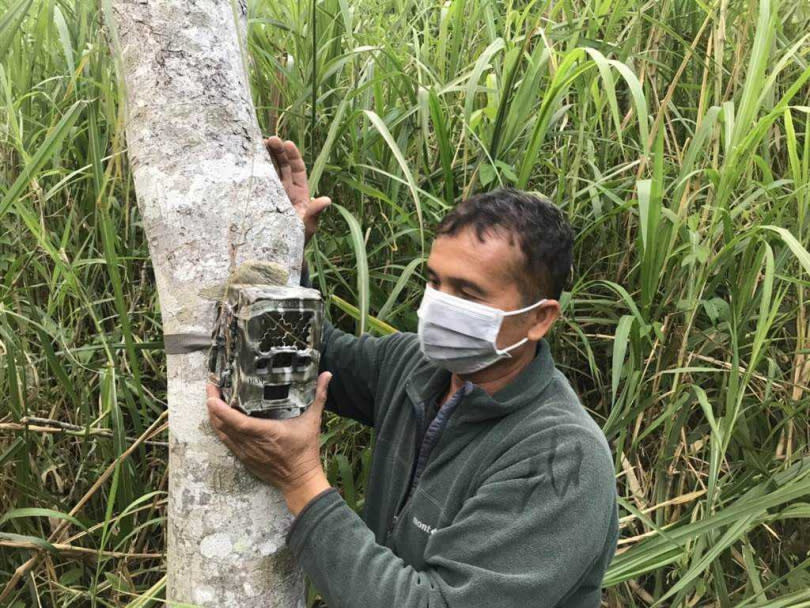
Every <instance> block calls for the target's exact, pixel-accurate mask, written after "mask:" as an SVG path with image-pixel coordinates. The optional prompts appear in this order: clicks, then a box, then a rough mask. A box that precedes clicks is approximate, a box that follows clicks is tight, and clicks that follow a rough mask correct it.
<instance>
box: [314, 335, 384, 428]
mask: <svg viewBox="0 0 810 608" xmlns="http://www.w3.org/2000/svg"><path fill="white" fill-rule="evenodd" d="M393 337H394V336H385V337H382V338H378V337H374V336H370V335H368V334H364V335H362V336H360V337H359V338H358V337H357V336H354V335H352V334H349V333H346V332H343V331H341V330H339V329H338V328H336V327H334V326H333V325H332V324H331V323H329V322H328V321H324V329H323V334H322V338H321V362H320V366H319V370H318V371H319V372H324V371H330V372H332V380H331V381H330V382H329V392H328V393H327V398H326V409H328V410H329V411H331V412H334V413H336V414H338V415H340V416H348V417H349V418H354V419H355V420H357V421H359V422H362V423H363V424H366V425H369V426H372V425H373V424H374V396H375V394H376V392H377V383H378V382H379V378H380V362H381V361H382V354H383V351H384V350H385V347H386V343H387V342H388V341H390V340H391V338H393Z"/></svg>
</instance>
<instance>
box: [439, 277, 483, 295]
mask: <svg viewBox="0 0 810 608" xmlns="http://www.w3.org/2000/svg"><path fill="white" fill-rule="evenodd" d="M445 281H447V282H448V283H450V284H451V285H452V286H453V287H455V288H456V289H458V290H459V291H461V290H463V289H466V290H467V291H472V292H473V293H475V294H477V295H479V296H486V295H488V294H487V292H486V290H484V288H483V287H481V286H480V285H478V284H477V283H473V282H472V281H468V280H467V279H462V278H459V277H447V278H446V279H445Z"/></svg>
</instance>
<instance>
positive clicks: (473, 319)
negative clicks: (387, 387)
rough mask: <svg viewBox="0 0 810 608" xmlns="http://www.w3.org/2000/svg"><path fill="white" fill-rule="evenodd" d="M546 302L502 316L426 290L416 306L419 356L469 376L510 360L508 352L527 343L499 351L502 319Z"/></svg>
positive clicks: (462, 299)
mask: <svg viewBox="0 0 810 608" xmlns="http://www.w3.org/2000/svg"><path fill="white" fill-rule="evenodd" d="M544 302H546V300H545V299H543V300H540V301H539V302H536V303H534V304H532V305H531V306H527V307H526V308H521V309H520V310H513V311H511V312H505V311H503V310H501V309H499V308H492V307H491V306H486V305H484V304H478V303H477V302H471V301H470V300H465V299H464V298H458V297H456V296H451V295H449V294H446V293H442V292H441V291H437V290H436V289H433V288H432V287H431V286H430V285H427V286H426V287H425V295H424V296H423V297H422V304H421V305H420V306H419V311H418V313H417V314H418V315H419V330H418V333H419V346H420V347H421V349H422V354H424V355H425V357H426V358H427V359H428V360H430V361H432V362H434V363H435V364H436V365H438V366H439V367H443V368H444V369H446V370H449V371H451V372H453V373H456V374H471V373H473V372H477V371H479V370H482V369H484V368H485V367H489V366H490V365H492V364H493V363H495V362H496V361H499V360H501V359H504V358H506V357H511V355H510V354H509V352H510V351H512V350H514V349H516V348H518V347H519V346H521V345H523V344H525V343H526V342H528V340H529V339H528V338H523V339H522V340H520V341H518V342H516V343H515V344H512V345H511V346H509V347H507V348H503V349H499V348H498V346H497V344H496V340H497V338H498V332H500V330H501V323H502V322H503V318H504V317H510V316H513V315H519V314H521V313H524V312H526V311H529V310H531V309H533V308H536V307H538V306H540V305H541V304H543V303H544Z"/></svg>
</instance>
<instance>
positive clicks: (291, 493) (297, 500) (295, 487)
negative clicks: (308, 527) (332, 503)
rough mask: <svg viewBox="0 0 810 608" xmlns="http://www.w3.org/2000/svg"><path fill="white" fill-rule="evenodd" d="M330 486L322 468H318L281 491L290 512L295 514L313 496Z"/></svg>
mask: <svg viewBox="0 0 810 608" xmlns="http://www.w3.org/2000/svg"><path fill="white" fill-rule="evenodd" d="M331 487H332V486H331V485H330V484H329V481H328V480H327V479H326V474H325V473H324V472H323V469H318V470H317V471H315V472H314V473H313V474H312V475H309V476H307V478H306V479H304V480H302V481H301V482H299V483H296V484H292V485H290V486H288V487H286V488H284V489H283V490H282V493H283V494H284V500H285V501H286V502H287V508H288V509H289V510H290V513H292V514H293V515H294V516H297V515H298V514H299V513H300V512H301V511H302V510H303V508H304V507H305V506H307V504H308V503H309V502H310V501H311V500H312V499H313V498H315V497H316V496H318V494H320V493H321V492H323V491H324V490H328V489H329V488H331Z"/></svg>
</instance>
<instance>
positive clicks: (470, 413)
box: [405, 339, 555, 422]
mask: <svg viewBox="0 0 810 608" xmlns="http://www.w3.org/2000/svg"><path fill="white" fill-rule="evenodd" d="M554 372H555V367H554V361H553V359H552V357H551V351H550V349H549V345H548V342H547V341H546V340H545V339H543V340H540V342H538V346H537V354H536V355H535V357H534V359H532V361H531V362H530V363H529V364H528V365H527V366H526V367H525V368H524V369H523V370H522V371H521V372H520V374H518V375H517V376H516V377H515V378H514V379H513V380H512V382H510V383H509V384H507V385H506V386H505V387H503V388H502V389H501V390H499V391H498V392H496V393H495V394H494V395H489V394H487V392H486V391H485V390H484V389H482V388H481V387H480V386H478V385H477V384H474V385H473V389H472V391H471V392H470V393H469V394H468V395H467V396H465V397H464V399H463V401H462V402H461V403H460V404H459V407H458V408H457V411H456V413H455V415H454V416H453V417H454V418H456V419H459V420H464V421H469V422H478V421H481V420H488V419H491V418H500V417H503V416H506V415H507V414H510V413H512V412H514V411H517V410H518V409H520V408H522V407H524V406H525V405H528V404H531V403H537V401H538V398H539V397H540V394H541V393H542V392H543V390H544V389H545V388H546V386H548V383H549V382H550V381H551V378H552V376H553V375H554ZM449 382H450V372H448V371H447V370H445V369H442V368H440V367H437V366H436V365H435V364H434V363H431V362H430V361H428V360H427V359H425V358H424V357H422V358H421V361H420V362H419V363H418V364H417V366H416V368H415V369H414V371H413V372H412V373H411V375H410V377H409V378H408V380H407V381H406V383H405V390H406V392H407V394H408V397H410V399H411V401H413V403H414V404H420V403H424V402H427V401H428V400H429V399H431V398H433V397H435V396H437V395H438V394H439V393H440V392H441V391H443V390H445V389H446V388H447V385H448V383H449Z"/></svg>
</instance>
